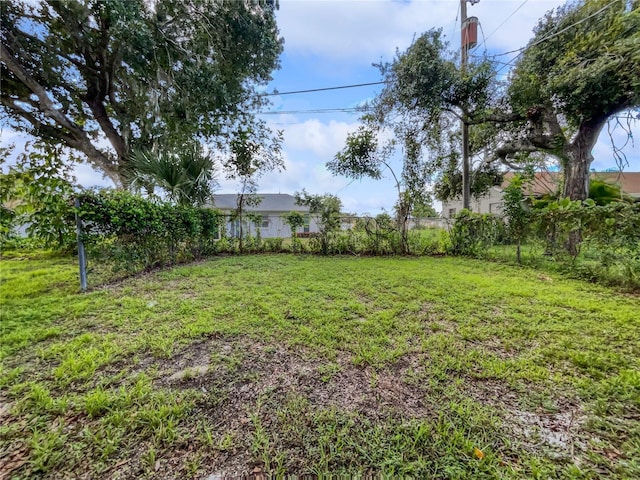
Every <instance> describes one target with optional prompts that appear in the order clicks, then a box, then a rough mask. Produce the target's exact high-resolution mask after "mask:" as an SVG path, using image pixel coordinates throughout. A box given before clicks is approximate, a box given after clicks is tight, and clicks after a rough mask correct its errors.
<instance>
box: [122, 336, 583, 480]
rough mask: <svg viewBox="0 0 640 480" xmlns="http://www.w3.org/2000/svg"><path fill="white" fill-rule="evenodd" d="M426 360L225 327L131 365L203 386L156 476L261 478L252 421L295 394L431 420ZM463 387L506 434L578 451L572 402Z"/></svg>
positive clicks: (325, 403) (381, 418) (370, 416)
mask: <svg viewBox="0 0 640 480" xmlns="http://www.w3.org/2000/svg"><path fill="white" fill-rule="evenodd" d="M428 360H429V359H428V356H427V355H426V354H409V355H405V356H403V357H402V358H400V359H399V360H398V361H397V362H395V363H394V364H391V365H389V366H388V367H386V368H385V369H382V370H376V369H373V368H371V367H367V366H364V367H363V366H356V365H354V364H353V363H352V361H351V356H350V355H349V354H347V353H344V352H343V353H340V354H338V355H337V357H336V358H335V359H333V361H327V360H326V359H325V358H318V357H317V356H314V355H312V354H310V353H309V352H308V351H306V350H305V349H303V348H286V347H283V346H281V345H268V344H266V343H264V342H260V341H257V340H254V339H251V338H247V337H224V336H221V335H214V336H211V337H209V338H207V339H206V340H203V341H201V342H196V343H193V344H191V345H189V346H187V347H185V348H183V349H182V350H181V351H179V352H177V353H176V354H175V355H174V356H173V357H172V358H170V359H157V358H151V357H149V358H141V359H140V361H139V362H138V364H137V365H136V367H135V369H136V370H138V369H142V370H144V369H146V368H151V369H152V370H153V375H154V378H155V380H154V383H155V384H156V386H157V387H159V388H169V389H194V390H196V391H199V392H202V398H201V399H200V400H199V401H198V402H197V403H196V405H195V407H194V408H193V410H192V411H191V412H190V415H189V419H188V420H187V422H186V423H187V425H186V426H185V429H186V430H187V431H185V433H184V438H185V442H184V444H183V445H179V446H174V447H172V449H169V450H166V451H164V452H162V454H161V455H159V463H158V464H157V470H156V471H155V472H154V474H156V475H158V476H159V477H162V478H181V477H183V476H184V475H185V472H186V471H188V470H189V468H194V467H193V466H194V465H195V464H196V460H197V464H198V467H197V472H198V475H196V478H208V477H209V476H211V475H213V477H211V478H218V479H224V478H238V477H244V478H250V476H253V478H261V477H260V476H261V475H262V472H263V470H262V469H263V468H264V464H263V463H262V462H261V461H259V460H257V459H256V455H255V453H254V452H252V446H253V444H252V442H253V441H254V440H255V438H254V437H255V433H256V428H257V426H256V422H263V426H264V428H266V429H267V430H268V429H270V428H278V427H277V421H276V420H273V416H274V415H276V414H277V411H278V408H280V407H282V406H284V405H285V404H286V403H287V401H288V399H291V398H302V399H304V401H305V402H307V403H308V408H309V410H311V411H315V410H322V409H335V410H336V411H340V412H345V413H347V414H354V415H357V416H358V417H361V418H364V419H366V420H368V421H370V422H371V423H377V422H385V421H387V420H388V419H389V418H404V419H433V418H437V415H438V413H437V411H435V410H434V408H436V407H437V406H434V405H433V404H432V403H430V400H429V399H430V398H431V399H432V398H433V396H432V395H429V390H428V389H429V386H428V382H424V381H416V380H415V378H416V377H415V374H416V372H417V371H419V370H420V369H421V368H424V367H421V366H424V364H425V362H428ZM461 393H462V394H465V395H468V396H469V397H471V398H473V399H474V400H476V401H478V402H479V403H481V404H483V405H485V406H489V407H491V408H494V409H495V410H496V413H497V414H498V415H499V416H500V417H501V418H502V420H503V426H504V429H503V432H504V436H505V437H508V439H509V440H510V441H513V442H515V443H517V444H519V445H520V446H522V447H523V448H525V449H526V450H527V451H529V452H531V453H532V454H536V453H541V452H542V451H544V452H545V455H549V454H551V455H553V456H556V457H558V458H563V459H576V458H577V457H579V456H580V454H581V453H582V450H583V448H584V444H583V443H581V442H580V441H579V440H578V438H579V435H580V430H581V425H582V423H583V421H584V414H583V413H582V411H581V410H580V407H579V405H577V404H575V403H572V402H570V401H568V400H557V401H555V403H554V407H555V408H554V409H553V411H543V410H541V409H536V408H529V406H528V405H523V404H522V394H521V393H518V392H516V391H514V390H513V389H511V388H510V387H509V386H508V385H507V384H505V383H504V382H500V381H496V380H478V379H473V378H469V379H466V380H465V382H464V387H462V392H461ZM272 420H273V421H272ZM274 422H275V423H274ZM203 425H206V426H207V428H209V429H210V430H209V432H208V435H209V439H208V443H207V442H205V441H204V440H203V439H202V437H203V432H202V428H203ZM287 460H288V461H289V462H290V463H289V465H295V464H296V463H297V462H296V460H295V459H291V458H288V459H287ZM505 460H507V461H508V458H505ZM514 461H517V459H514ZM134 465H137V466H138V468H140V467H139V465H140V461H139V460H136V459H132V460H131V462H130V464H129V466H130V467H133V466H134ZM189 465H191V467H189ZM125 468H126V467H125ZM130 472H131V473H132V474H133V473H134V472H135V469H132V470H130ZM123 473H124V472H123ZM138 473H140V471H139V470H138ZM125 477H126V475H125Z"/></svg>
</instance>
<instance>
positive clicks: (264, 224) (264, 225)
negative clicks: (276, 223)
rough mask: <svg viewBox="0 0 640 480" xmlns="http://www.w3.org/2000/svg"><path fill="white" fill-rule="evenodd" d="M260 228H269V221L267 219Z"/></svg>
mask: <svg viewBox="0 0 640 480" xmlns="http://www.w3.org/2000/svg"><path fill="white" fill-rule="evenodd" d="M260 228H269V219H268V218H265V219H263V220H262V223H260Z"/></svg>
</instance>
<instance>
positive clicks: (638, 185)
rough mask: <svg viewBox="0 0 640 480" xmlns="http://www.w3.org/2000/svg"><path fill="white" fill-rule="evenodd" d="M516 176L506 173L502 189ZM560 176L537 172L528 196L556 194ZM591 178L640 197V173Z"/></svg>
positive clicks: (600, 174)
mask: <svg viewBox="0 0 640 480" xmlns="http://www.w3.org/2000/svg"><path fill="white" fill-rule="evenodd" d="M514 175H515V174H514V173H513V172H507V173H505V174H504V180H503V182H502V185H501V186H500V188H502V189H504V188H505V187H506V186H507V185H509V182H510V181H511V179H512V178H513V176H514ZM560 176H561V173H559V172H536V173H535V176H534V178H533V181H532V182H530V183H529V184H528V185H527V190H526V194H527V195H533V196H541V195H545V194H548V193H555V191H556V190H557V189H558V184H559V183H560V178H561V177H560ZM590 178H591V179H592V180H594V179H598V180H602V181H604V182H606V183H612V184H615V185H619V186H620V188H621V189H622V191H623V192H624V193H626V194H628V195H632V196H634V197H640V172H592V173H591V174H590Z"/></svg>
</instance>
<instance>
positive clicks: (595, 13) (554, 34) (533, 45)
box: [489, 0, 620, 58]
mask: <svg viewBox="0 0 640 480" xmlns="http://www.w3.org/2000/svg"><path fill="white" fill-rule="evenodd" d="M619 1H620V0H613V1H612V2H611V3H608V4H607V5H605V6H604V7H602V8H601V9H600V10H598V11H597V12H594V13H592V14H591V15H589V16H588V17H585V18H583V19H581V20H578V21H577V22H576V23H572V24H571V25H568V26H566V27H564V28H563V29H562V30H560V31H558V32H554V33H552V34H550V35H547V36H546V37H542V38H541V39H540V40H538V41H537V42H534V43H532V44H531V45H527V46H525V47H520V48H516V49H515V50H510V51H508V52H503V53H496V54H495V55H489V57H502V56H504V55H510V54H512V53H518V54H522V53H524V51H525V50H527V49H529V48H531V47H535V46H536V45H540V44H541V43H543V42H546V41H547V40H550V39H552V38H554V37H557V36H558V35H560V34H561V33H564V32H566V31H567V30H570V29H571V28H573V27H575V26H578V25H580V24H581V23H584V22H586V21H587V20H590V19H592V18H593V17H595V16H596V15H599V14H601V13H602V12H604V11H605V10H606V9H608V8H610V7H611V6H612V5H613V4H614V3H617V2H619ZM518 56H519V55H518ZM516 58H517V57H516Z"/></svg>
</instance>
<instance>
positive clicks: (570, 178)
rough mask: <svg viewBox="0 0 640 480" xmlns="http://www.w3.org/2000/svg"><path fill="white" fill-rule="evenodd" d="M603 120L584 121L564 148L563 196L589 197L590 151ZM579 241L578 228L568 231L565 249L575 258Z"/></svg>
mask: <svg viewBox="0 0 640 480" xmlns="http://www.w3.org/2000/svg"><path fill="white" fill-rule="evenodd" d="M605 121H606V119H605ZM605 121H597V120H592V121H588V122H584V123H583V124H582V125H580V129H579V130H578V133H577V135H576V137H575V139H574V140H573V142H571V143H570V144H569V145H567V147H566V148H565V155H566V157H565V160H564V165H563V166H564V187H563V189H562V196H563V197H564V198H569V199H570V200H586V199H587V198H588V197H589V167H590V166H591V162H593V155H592V153H591V152H592V150H593V147H594V146H595V144H596V142H597V141H598V136H599V135H600V131H601V130H602V127H603V126H604V123H605ZM581 242H582V234H581V232H580V229H578V230H574V231H572V232H569V238H568V240H567V244H566V249H567V251H568V252H569V254H570V255H571V256H572V257H574V258H575V257H576V256H577V255H578V252H579V251H580V250H579V245H580V243H581Z"/></svg>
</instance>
